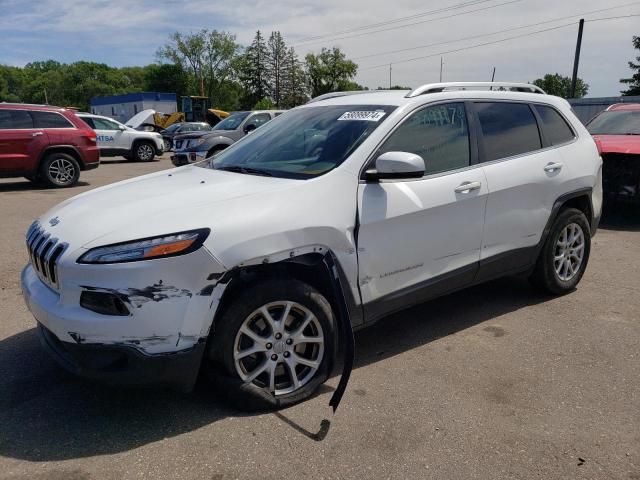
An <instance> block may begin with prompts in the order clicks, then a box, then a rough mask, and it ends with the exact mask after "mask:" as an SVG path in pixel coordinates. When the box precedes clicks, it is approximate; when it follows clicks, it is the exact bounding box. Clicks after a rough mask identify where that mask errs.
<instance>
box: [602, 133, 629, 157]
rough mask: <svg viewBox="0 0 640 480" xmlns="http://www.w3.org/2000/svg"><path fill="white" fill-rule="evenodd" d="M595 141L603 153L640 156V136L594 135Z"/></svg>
mask: <svg viewBox="0 0 640 480" xmlns="http://www.w3.org/2000/svg"><path fill="white" fill-rule="evenodd" d="M593 139H594V140H595V142H596V145H597V146H598V151H599V152H600V153H601V154H602V153H626V154H631V155H640V135H594V136H593Z"/></svg>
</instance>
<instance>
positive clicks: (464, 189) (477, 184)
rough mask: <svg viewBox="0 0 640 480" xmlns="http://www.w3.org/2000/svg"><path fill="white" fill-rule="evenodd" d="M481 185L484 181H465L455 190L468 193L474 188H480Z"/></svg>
mask: <svg viewBox="0 0 640 480" xmlns="http://www.w3.org/2000/svg"><path fill="white" fill-rule="evenodd" d="M480 187H482V183H480V182H463V183H461V184H460V185H458V186H457V187H456V189H455V192H456V193H462V194H466V193H469V192H471V191H472V190H480Z"/></svg>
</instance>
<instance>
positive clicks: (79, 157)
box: [0, 103, 100, 187]
mask: <svg viewBox="0 0 640 480" xmlns="http://www.w3.org/2000/svg"><path fill="white" fill-rule="evenodd" d="M98 165H100V150H99V149H98V146H97V144H96V132H94V131H93V130H92V129H91V128H90V127H89V126H88V125H87V124H86V123H84V122H83V121H82V120H80V119H79V118H78V117H77V116H76V115H75V113H74V112H73V111H72V110H69V109H65V108H60V107H51V106H48V105H25V104H15V103H0V177H26V178H28V179H29V180H31V181H33V182H42V183H44V184H46V185H48V186H51V187H70V186H72V185H74V184H75V183H76V182H77V181H78V178H80V171H82V170H91V169H93V168H97V167H98Z"/></svg>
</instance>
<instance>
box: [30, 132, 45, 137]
mask: <svg viewBox="0 0 640 480" xmlns="http://www.w3.org/2000/svg"><path fill="white" fill-rule="evenodd" d="M40 135H43V133H42V132H33V133H32V134H31V136H32V137H39V136H40Z"/></svg>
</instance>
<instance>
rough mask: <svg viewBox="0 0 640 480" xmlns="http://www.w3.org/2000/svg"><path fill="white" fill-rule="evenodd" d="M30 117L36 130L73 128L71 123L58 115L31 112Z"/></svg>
mask: <svg viewBox="0 0 640 480" xmlns="http://www.w3.org/2000/svg"><path fill="white" fill-rule="evenodd" d="M31 116H32V117H33V123H34V125H35V127H36V128H73V125H72V124H71V122H69V120H67V119H66V118H64V117H63V116H62V115H60V114H59V113H54V112H31Z"/></svg>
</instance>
